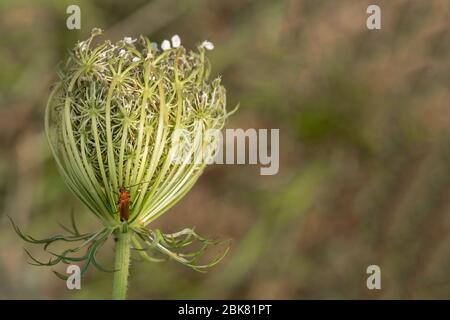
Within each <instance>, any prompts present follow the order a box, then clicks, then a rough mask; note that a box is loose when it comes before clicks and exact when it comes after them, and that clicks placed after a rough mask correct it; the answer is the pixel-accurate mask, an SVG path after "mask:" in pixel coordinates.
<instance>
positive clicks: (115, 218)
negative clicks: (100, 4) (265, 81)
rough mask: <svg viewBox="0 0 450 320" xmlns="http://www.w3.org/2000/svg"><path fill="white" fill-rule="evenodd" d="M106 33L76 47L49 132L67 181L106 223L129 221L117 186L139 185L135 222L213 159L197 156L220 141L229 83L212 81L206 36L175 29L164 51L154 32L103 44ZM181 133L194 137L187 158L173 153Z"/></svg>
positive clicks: (180, 191)
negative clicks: (184, 35) (188, 43)
mask: <svg viewBox="0 0 450 320" xmlns="http://www.w3.org/2000/svg"><path fill="white" fill-rule="evenodd" d="M98 34H99V31H98V30H94V32H93V34H92V36H91V38H89V39H88V40H86V41H82V42H80V43H79V44H78V45H77V46H75V49H74V51H73V52H72V53H71V56H70V58H69V59H68V60H67V62H66V64H65V65H64V66H63V67H62V70H61V72H60V75H59V76H60V81H59V82H58V84H57V85H56V86H55V89H54V91H53V93H52V96H51V98H50V100H49V104H48V108H47V117H46V131H47V134H48V138H49V141H50V144H51V148H52V151H53V154H54V156H55V158H56V161H57V163H58V166H59V169H60V171H61V173H62V175H63V176H64V180H65V181H66V183H67V185H68V186H69V187H70V189H71V190H72V191H73V192H74V193H75V194H76V195H77V196H78V197H79V198H80V199H81V200H82V201H83V202H84V203H85V204H86V205H87V206H88V207H89V208H90V209H91V211H92V212H93V213H94V214H95V215H96V216H97V217H98V218H99V219H100V220H102V222H103V223H104V224H105V225H114V224H119V223H120V222H121V221H120V218H119V215H118V214H117V212H118V204H117V193H118V191H119V189H120V187H125V188H128V187H129V186H132V187H130V190H129V192H130V199H132V201H131V204H130V220H129V224H132V225H145V224H148V223H149V222H151V221H153V220H154V219H156V218H157V217H158V216H160V215H161V214H163V213H164V212H165V211H166V210H167V209H169V208H170V207H172V206H173V205H174V204H175V203H176V202H177V201H178V200H179V199H180V198H181V197H182V196H183V195H184V194H186V192H187V191H188V190H189V189H190V188H191V187H192V186H193V184H194V182H195V181H196V180H197V178H198V177H199V175H200V174H201V173H202V171H203V169H204V167H205V165H206V163H207V161H202V162H201V163H200V161H192V155H194V154H196V148H202V147H204V145H205V144H208V146H209V147H210V150H212V151H214V149H215V145H214V144H217V143H216V141H211V136H210V135H207V134H206V133H207V132H208V130H210V129H221V128H222V127H223V125H224V121H225V119H226V117H227V112H226V110H225V102H226V101H225V88H224V87H223V86H222V85H221V84H220V79H215V80H213V81H211V82H209V81H208V76H209V71H210V66H209V62H208V60H207V59H206V57H205V48H204V47H203V46H202V45H200V46H199V47H198V48H197V50H196V51H187V50H186V49H185V48H184V47H182V46H181V45H180V38H179V37H178V36H174V37H172V44H173V47H171V46H170V43H169V42H168V40H166V41H167V42H168V48H167V50H164V51H158V50H157V49H155V47H154V46H152V43H151V42H150V41H149V40H148V39H147V38H144V37H142V38H141V39H140V41H139V42H138V41H136V39H132V38H131V37H125V38H124V39H123V40H121V41H119V42H117V43H116V44H112V43H110V42H109V41H106V42H105V43H103V44H100V45H98V46H93V45H92V40H93V38H94V36H96V35H98ZM181 134H182V136H183V142H186V141H191V142H192V144H191V145H188V147H189V149H191V153H192V154H189V153H185V155H186V157H188V158H189V159H188V160H189V161H188V160H187V161H185V162H184V161H182V160H181V161H180V159H178V161H174V159H173V157H172V156H171V154H173V152H174V150H175V148H179V147H180V145H179V144H178V143H177V139H176V137H179V136H180V135H181ZM199 138H202V139H203V140H202V141H201V143H198V139H199ZM207 140H208V141H207ZM195 141H197V143H195ZM183 145H184V147H186V145H185V144H183ZM211 156H213V152H211V154H210V155H208V157H211ZM203 160H207V159H203Z"/></svg>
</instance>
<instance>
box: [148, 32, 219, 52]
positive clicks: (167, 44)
mask: <svg viewBox="0 0 450 320" xmlns="http://www.w3.org/2000/svg"><path fill="white" fill-rule="evenodd" d="M155 45H156V48H157V47H158V45H157V44H155ZM180 45H181V39H180V36H179V35H177V34H176V35H174V36H173V37H172V38H171V39H170V41H169V40H167V39H165V40H163V42H162V43H161V49H162V50H163V51H166V50H170V49H172V48H178V47H179V46H180ZM200 47H201V48H205V49H206V50H213V49H214V44H213V43H212V42H210V41H207V40H205V41H203V42H202V44H201V45H200Z"/></svg>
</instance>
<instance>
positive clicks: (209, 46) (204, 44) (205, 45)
mask: <svg viewBox="0 0 450 320" xmlns="http://www.w3.org/2000/svg"><path fill="white" fill-rule="evenodd" d="M200 47H202V48H205V49H206V50H212V49H214V44H213V43H212V42H210V41H208V40H205V41H203V42H202V44H201V45H200Z"/></svg>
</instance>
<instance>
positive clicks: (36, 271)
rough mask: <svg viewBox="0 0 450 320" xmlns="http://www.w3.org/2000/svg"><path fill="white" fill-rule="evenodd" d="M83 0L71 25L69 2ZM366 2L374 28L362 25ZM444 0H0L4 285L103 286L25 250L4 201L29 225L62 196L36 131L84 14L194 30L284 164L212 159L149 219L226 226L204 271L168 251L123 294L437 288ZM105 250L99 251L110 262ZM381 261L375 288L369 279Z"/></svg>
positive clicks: (444, 293)
mask: <svg viewBox="0 0 450 320" xmlns="http://www.w3.org/2000/svg"><path fill="white" fill-rule="evenodd" d="M70 4H77V5H79V6H80V8H81V30H80V31H71V30H68V29H67V28H66V18H67V17H68V15H67V14H66V8H67V6H68V5H70ZM369 4H378V5H379V6H380V7H381V10H382V28H381V30H375V31H369V30H368V29H367V28H366V18H367V17H368V14H367V13H366V8H367V6H368V5H369ZM449 18H450V2H449V1H447V0H410V1H407V0H390V1H387V0H386V1H375V0H374V1H358V0H340V1H333V0H279V1H276V0H271V1H269V0H223V1H206V0H203V1H201V0H182V1H174V0H164V1H163V0H153V1H143V0H139V1H136V0H135V1H119V0H97V1H73V0H72V1H56V0H48V1H31V0H30V1H10V0H6V1H5V0H3V1H0V35H1V36H0V66H1V69H0V70H1V71H0V152H1V156H0V298H2V299H12V298H33V299H48V298H50V299H79V298H89V299H98V298H100V299H103V298H109V297H110V292H111V281H112V276H111V274H108V273H102V272H100V271H97V270H90V271H89V273H88V274H87V276H85V277H84V278H83V280H82V290H80V291H69V290H67V289H66V286H65V282H64V281H61V280H59V279H58V278H56V277H55V276H54V275H53V274H52V272H51V270H50V269H48V268H37V267H32V266H30V265H28V264H27V260H28V258H27V256H26V255H25V253H24V251H23V250H22V247H24V246H25V247H27V248H29V249H30V251H31V252H33V253H34V254H36V255H37V256H38V257H40V258H45V257H46V256H45V254H43V252H42V250H41V249H40V248H37V247H33V246H30V245H28V244H25V243H23V241H22V240H21V239H19V238H18V237H17V236H16V234H15V233H14V232H13V230H12V228H11V226H10V224H9V222H8V220H7V217H6V215H10V216H12V217H13V218H14V219H15V220H16V222H17V223H18V224H19V225H20V226H21V227H22V228H23V229H24V230H26V231H27V232H28V233H29V234H31V235H33V236H35V237H37V238H39V237H45V236H49V235H52V234H55V233H58V232H60V231H61V229H60V228H59V226H58V221H61V222H67V221H68V220H69V214H70V211H71V210H74V211H75V212H76V214H77V217H78V219H79V220H80V221H81V225H82V227H83V229H84V230H87V231H91V230H95V228H96V227H97V222H96V221H95V218H94V216H93V215H91V214H89V213H88V212H87V210H86V209H85V208H84V207H83V206H82V205H81V204H80V202H79V201H78V200H77V199H76V198H75V197H74V196H72V194H71V193H70V192H69V191H68V189H67V188H66V187H65V185H64V183H63V181H62V179H61V178H60V177H59V175H58V173H57V170H56V166H55V163H54V160H53V159H52V158H51V156H50V152H49V148H48V146H47V143H46V141H45V137H44V135H43V113H44V107H45V102H46V99H47V95H48V93H49V87H50V86H51V84H52V83H53V82H54V81H55V77H56V74H55V70H56V68H55V66H56V64H57V63H58V62H59V61H60V60H62V59H64V57H66V51H67V49H68V48H71V47H72V46H73V45H74V44H75V42H76V41H77V40H79V39H84V38H86V37H87V36H88V35H89V34H90V30H91V28H92V27H100V28H102V29H104V30H105V31H106V37H107V38H111V39H113V40H117V39H120V38H123V37H124V36H137V35H139V34H140V33H141V34H145V35H148V36H150V37H151V38H152V39H154V40H155V41H158V42H159V43H160V42H161V41H162V40H163V39H165V38H170V36H172V35H173V34H175V33H177V34H179V35H180V37H181V39H182V43H183V44H184V45H185V46H186V47H188V48H189V47H193V46H194V45H195V44H196V43H199V42H201V41H202V40H204V39H208V40H211V41H212V42H214V44H215V45H216V49H215V50H214V51H212V52H211V53H210V54H209V57H210V59H211V62H212V66H213V73H214V74H215V75H217V74H221V75H222V77H223V81H224V83H225V86H226V88H227V92H228V101H229V107H230V108H231V107H233V106H234V105H235V104H236V103H238V102H240V104H241V108H240V110H239V112H238V113H236V114H235V115H234V116H233V117H232V118H231V119H230V121H229V123H228V126H227V127H228V128H280V153H281V155H280V171H279V173H278V174H277V175H275V176H260V175H259V168H258V167H257V166H242V165H241V166H238V165H234V166H233V165H228V166H225V165H216V166H212V167H210V168H208V169H207V171H206V173H205V174H204V175H203V176H202V178H201V179H200V181H199V182H198V184H197V185H196V186H195V187H194V189H193V190H192V191H191V192H190V193H189V194H188V195H187V196H186V197H185V198H184V199H183V200H182V201H181V202H180V203H179V204H178V205H177V206H176V207H175V208H173V209H172V210H170V211H169V212H168V213H167V214H165V215H164V216H163V217H162V218H161V219H160V220H159V221H158V222H157V225H158V227H159V228H162V229H163V230H164V231H167V232H170V231H176V230H178V229H180V228H183V227H185V226H196V230H197V231H198V232H200V233H201V234H205V235H208V236H212V237H219V238H228V237H231V238H233V239H234V240H233V244H232V248H231V251H230V253H229V255H228V256H227V257H226V258H225V259H224V261H223V262H222V263H221V264H220V265H218V266H217V267H215V268H214V269H212V270H211V271H210V272H209V273H207V274H199V273H196V272H194V271H192V270H190V269H186V268H185V267H183V266H181V265H178V264H177V263H175V262H172V261H169V262H166V263H163V264H148V263H137V262H136V263H135V262H133V264H132V270H131V273H132V276H131V283H130V285H131V287H130V291H129V294H130V296H129V297H130V298H135V299H166V298H206V299H210V298H243V299H260V298H261V299H266V298H268V299H271V298H274V299H301V298H306V299H309V298H327V299H328V298H338V299H344V298H353V299H361V298H367V299H372V298H387V299H389V298H401V299H408V298H425V299H429V298H438V299H442V298H447V299H448V298H450V237H449V228H450V215H449V213H450V202H449V196H450V130H449V129H450V110H449V107H450V106H449V100H450V99H449V98H450V97H449V90H448V88H449V80H450V63H449V62H450V26H449V21H450V19H449ZM111 254H112V251H111V250H109V251H108V250H106V252H105V253H104V255H103V257H101V258H100V260H102V261H103V262H104V263H105V264H108V263H111V260H112V255H111ZM371 264H376V265H379V266H380V267H381V272H382V290H380V291H377V290H374V291H369V290H368V289H367V288H366V278H367V274H366V268H367V266H368V265H371Z"/></svg>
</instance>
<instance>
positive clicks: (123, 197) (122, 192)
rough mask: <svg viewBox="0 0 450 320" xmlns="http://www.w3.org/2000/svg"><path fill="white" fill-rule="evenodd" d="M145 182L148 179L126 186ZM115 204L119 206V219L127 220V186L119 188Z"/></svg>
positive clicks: (128, 195) (128, 204)
mask: <svg viewBox="0 0 450 320" xmlns="http://www.w3.org/2000/svg"><path fill="white" fill-rule="evenodd" d="M147 182H148V181H144V182H140V183H137V184H134V185H131V186H128V189H129V188H131V187H135V186H137V185H140V184H143V183H147ZM117 204H118V206H119V216H120V221H128V219H129V218H130V192H129V191H128V190H127V188H125V187H120V188H119V201H118V203H117Z"/></svg>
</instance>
